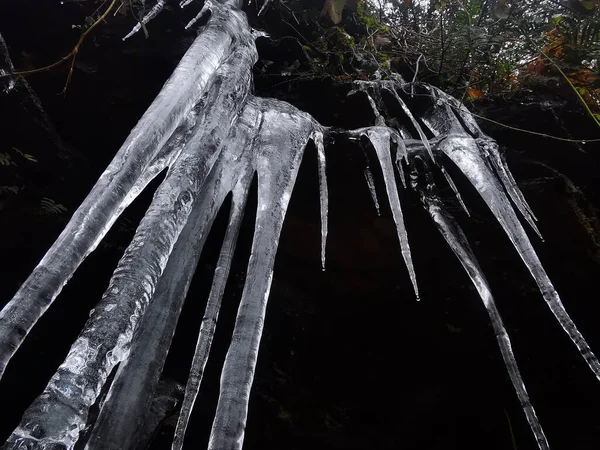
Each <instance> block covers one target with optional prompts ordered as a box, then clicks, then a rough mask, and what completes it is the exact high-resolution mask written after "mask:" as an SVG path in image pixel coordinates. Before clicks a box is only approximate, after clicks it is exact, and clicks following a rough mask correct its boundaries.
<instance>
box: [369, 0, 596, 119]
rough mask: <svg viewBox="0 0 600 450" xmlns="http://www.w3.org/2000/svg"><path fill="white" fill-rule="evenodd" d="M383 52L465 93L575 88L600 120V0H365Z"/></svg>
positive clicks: (455, 92) (465, 96) (476, 95)
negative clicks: (381, 30) (383, 30)
mask: <svg viewBox="0 0 600 450" xmlns="http://www.w3.org/2000/svg"><path fill="white" fill-rule="evenodd" d="M368 6H369V10H370V12H371V14H372V15H373V16H374V17H376V18H377V20H378V21H379V22H380V23H381V24H384V25H386V26H388V27H389V34H390V35H391V36H393V38H394V39H393V48H392V49H390V50H389V51H388V52H387V53H388V54H389V55H391V56H392V57H397V58H401V59H402V60H403V61H404V62H405V63H407V64H409V65H410V66H411V67H413V68H414V71H415V72H416V71H417V70H418V73H415V76H416V77H417V78H418V79H420V80H423V81H428V82H432V83H434V84H437V85H440V86H441V87H443V88H444V89H446V90H448V91H449V92H450V93H452V94H453V95H455V96H457V97H459V98H463V100H476V99H479V98H482V97H485V96H490V95H494V96H505V97H510V96H512V95H514V94H515V93H516V92H519V91H522V90H533V89H547V88H550V89H557V88H558V89H560V88H566V89H565V90H566V91H573V92H571V95H577V96H578V97H579V98H580V99H581V101H582V102H583V103H584V105H585V107H586V109H587V110H588V112H589V113H590V115H591V116H592V117H593V119H594V120H595V121H596V123H597V124H598V125H600V115H599V114H600V78H599V63H598V61H599V58H600V0H519V1H517V0H370V2H369V3H368Z"/></svg>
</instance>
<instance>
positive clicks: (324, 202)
mask: <svg viewBox="0 0 600 450" xmlns="http://www.w3.org/2000/svg"><path fill="white" fill-rule="evenodd" d="M312 139H313V141H314V143H315V145H316V147H317V164H318V166H319V199H320V204H321V268H322V270H323V271H325V249H326V247H327V231H328V215H329V190H328V187H327V166H326V160H325V145H324V144H323V131H321V130H318V131H315V132H314V133H313V135H312Z"/></svg>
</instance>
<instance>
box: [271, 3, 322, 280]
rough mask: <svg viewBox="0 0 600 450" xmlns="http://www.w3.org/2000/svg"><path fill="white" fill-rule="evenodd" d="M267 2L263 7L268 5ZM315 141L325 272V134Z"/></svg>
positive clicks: (318, 135) (319, 135)
mask: <svg viewBox="0 0 600 450" xmlns="http://www.w3.org/2000/svg"><path fill="white" fill-rule="evenodd" d="M266 4H267V3H266V2H265V3H264V5H263V8H264V6H265V5H266ZM313 140H314V142H315V145H316V146H317V163H318V165H319V200H320V205H321V268H322V269H323V270H325V250H326V248H327V216H328V215H329V212H328V211H329V192H328V188H327V166H326V161H325V146H324V145H323V132H322V131H316V132H315V133H314V135H313Z"/></svg>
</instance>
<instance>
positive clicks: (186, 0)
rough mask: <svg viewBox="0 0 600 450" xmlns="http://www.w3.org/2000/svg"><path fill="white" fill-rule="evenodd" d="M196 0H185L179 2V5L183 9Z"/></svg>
mask: <svg viewBox="0 0 600 450" xmlns="http://www.w3.org/2000/svg"><path fill="white" fill-rule="evenodd" d="M193 1H194V0H183V1H182V2H180V3H179V7H180V8H181V9H183V8H185V7H186V6H187V5H189V4H190V3H192V2H193Z"/></svg>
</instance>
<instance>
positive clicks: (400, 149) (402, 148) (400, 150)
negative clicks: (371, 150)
mask: <svg viewBox="0 0 600 450" xmlns="http://www.w3.org/2000/svg"><path fill="white" fill-rule="evenodd" d="M391 140H392V142H393V143H394V144H396V161H395V163H396V169H398V174H399V175H400V180H401V181H402V187H404V189H406V176H405V175H404V167H403V166H402V160H404V161H406V164H408V152H407V151H406V144H405V143H404V139H403V138H402V136H401V135H400V134H396V133H392V134H391Z"/></svg>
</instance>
